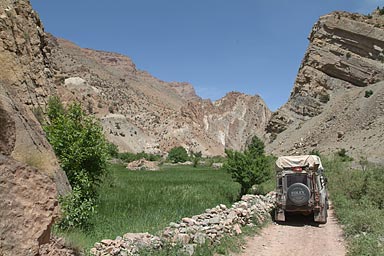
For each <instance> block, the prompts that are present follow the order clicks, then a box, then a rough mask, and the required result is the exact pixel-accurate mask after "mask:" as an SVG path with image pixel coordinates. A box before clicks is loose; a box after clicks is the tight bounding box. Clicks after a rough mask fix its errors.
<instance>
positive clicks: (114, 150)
mask: <svg viewBox="0 0 384 256" xmlns="http://www.w3.org/2000/svg"><path fill="white" fill-rule="evenodd" d="M107 152H108V155H109V156H110V157H115V158H117V157H118V156H119V148H118V147H117V146H116V145H115V144H113V143H112V142H107Z"/></svg>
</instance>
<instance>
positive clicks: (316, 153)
mask: <svg viewBox="0 0 384 256" xmlns="http://www.w3.org/2000/svg"><path fill="white" fill-rule="evenodd" d="M309 154H310V155H316V156H320V151H319V150H317V149H312V150H311V151H310V152H309Z"/></svg>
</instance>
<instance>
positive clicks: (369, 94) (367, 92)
mask: <svg viewBox="0 0 384 256" xmlns="http://www.w3.org/2000/svg"><path fill="white" fill-rule="evenodd" d="M372 94H373V91H372V90H367V91H365V94H364V97H365V98H369V97H371V96H372Z"/></svg>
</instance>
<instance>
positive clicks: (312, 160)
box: [276, 155, 323, 169]
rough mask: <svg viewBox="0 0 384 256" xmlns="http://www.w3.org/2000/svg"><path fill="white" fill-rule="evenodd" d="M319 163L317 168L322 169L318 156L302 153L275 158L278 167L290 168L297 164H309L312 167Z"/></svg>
mask: <svg viewBox="0 0 384 256" xmlns="http://www.w3.org/2000/svg"><path fill="white" fill-rule="evenodd" d="M317 164H318V165H319V169H323V166H322V165H321V161H320V157H318V156H316V155H303V156H281V157H279V158H278V159H277V160H276V167H277V168H278V169H285V168H292V167H298V166H306V165H309V167H310V168H313V167H314V166H315V165H317Z"/></svg>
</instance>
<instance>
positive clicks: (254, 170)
mask: <svg viewBox="0 0 384 256" xmlns="http://www.w3.org/2000/svg"><path fill="white" fill-rule="evenodd" d="M225 153H226V154H227V156H228V160H227V162H226V163H225V164H224V169H225V170H227V171H228V172H229V173H231V175H232V179H233V180H234V181H236V182H238V183H240V185H241V191H240V195H244V194H246V193H248V192H249V189H250V188H251V187H252V186H253V185H260V184H262V183H263V182H265V181H266V180H268V178H269V176H270V166H269V164H268V159H267V157H266V156H265V155H264V143H263V142H262V141H261V140H260V139H259V138H257V137H256V136H255V137H253V138H252V141H251V143H250V144H249V145H248V147H247V149H246V150H245V151H244V152H238V151H233V150H225Z"/></svg>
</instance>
